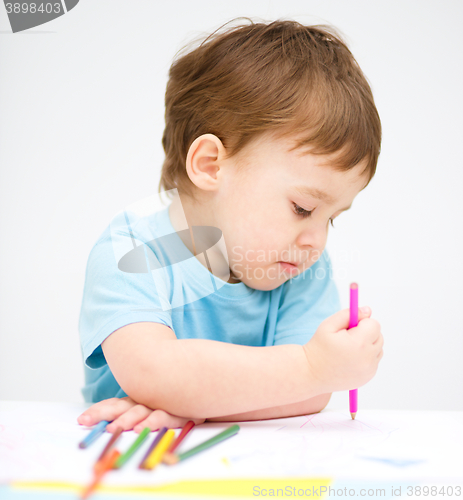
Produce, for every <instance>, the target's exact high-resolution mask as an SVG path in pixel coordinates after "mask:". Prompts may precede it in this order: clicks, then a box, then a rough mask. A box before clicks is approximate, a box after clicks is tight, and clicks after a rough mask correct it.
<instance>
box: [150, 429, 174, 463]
mask: <svg viewBox="0 0 463 500" xmlns="http://www.w3.org/2000/svg"><path fill="white" fill-rule="evenodd" d="M174 437H175V431H174V429H169V430H168V431H167V432H166V433H165V434H164V436H162V439H161V441H159V443H158V445H157V446H156V448H154V450H153V451H152V452H151V455H150V456H149V457H148V458H147V459H146V460H145V464H144V468H145V469H154V468H155V467H156V465H158V463H159V462H160V461H161V460H162V457H163V456H164V453H165V452H166V451H167V449H168V448H169V446H170V443H172V441H173V440H174Z"/></svg>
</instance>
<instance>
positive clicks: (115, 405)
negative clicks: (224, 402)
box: [77, 396, 205, 433]
mask: <svg viewBox="0 0 463 500" xmlns="http://www.w3.org/2000/svg"><path fill="white" fill-rule="evenodd" d="M101 420H108V421H109V422H111V423H110V424H108V426H107V427H106V430H107V431H108V432H111V433H113V432H114V431H115V430H116V429H117V427H122V429H123V430H124V431H130V430H132V429H133V430H134V431H135V432H137V433H140V432H141V431H142V430H143V429H144V428H145V427H149V428H150V429H151V430H152V431H155V430H157V429H160V428H161V427H164V426H166V427H167V428H168V429H176V428H179V427H183V426H184V425H185V424H186V423H187V422H188V420H193V422H194V423H195V425H199V424H202V423H203V422H204V421H205V419H201V418H185V417H178V416H176V415H171V414H170V413H167V412H166V411H164V410H152V409H151V408H148V407H147V406H144V405H141V404H138V403H136V402H135V401H134V400H133V399H131V398H129V397H128V396H127V397H125V398H111V399H104V400H103V401H100V402H99V403H95V404H94V405H92V406H91V407H90V408H88V409H87V410H85V411H84V413H82V415H80V416H79V417H78V418H77V422H78V423H79V424H80V425H87V426H92V425H95V424H97V423H98V422H101Z"/></svg>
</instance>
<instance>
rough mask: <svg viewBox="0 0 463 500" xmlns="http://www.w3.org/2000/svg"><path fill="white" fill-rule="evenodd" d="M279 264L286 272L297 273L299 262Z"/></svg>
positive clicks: (280, 262)
mask: <svg viewBox="0 0 463 500" xmlns="http://www.w3.org/2000/svg"><path fill="white" fill-rule="evenodd" d="M278 264H280V266H281V267H282V268H283V269H284V270H285V271H290V272H295V271H297V268H298V265H299V264H298V263H297V262H294V263H293V262H282V261H279V262H278Z"/></svg>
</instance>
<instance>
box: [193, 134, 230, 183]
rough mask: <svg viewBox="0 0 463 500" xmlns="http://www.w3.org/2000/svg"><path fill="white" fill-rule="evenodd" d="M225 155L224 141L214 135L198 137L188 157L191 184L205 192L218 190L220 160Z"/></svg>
mask: <svg viewBox="0 0 463 500" xmlns="http://www.w3.org/2000/svg"><path fill="white" fill-rule="evenodd" d="M224 155H225V148H224V145H223V144H222V141H221V140H220V139H219V138H218V137H217V136H215V135H214V134H203V135H201V136H199V137H197V138H196V139H195V140H194V141H193V143H192V144H191V146H190V149H189V150H188V154H187V157H186V171H187V174H188V177H189V178H190V179H191V182H193V184H195V185H196V186H197V187H198V188H200V189H204V190H205V191H213V190H215V189H216V188H217V184H218V178H217V173H218V171H219V170H220V165H219V160H220V159H221V158H223V156H224Z"/></svg>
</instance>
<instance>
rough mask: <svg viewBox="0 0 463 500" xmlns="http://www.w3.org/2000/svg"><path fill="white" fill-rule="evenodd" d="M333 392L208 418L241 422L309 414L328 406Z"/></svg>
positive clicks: (209, 419) (213, 420)
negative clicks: (290, 402)
mask: <svg viewBox="0 0 463 500" xmlns="http://www.w3.org/2000/svg"><path fill="white" fill-rule="evenodd" d="M330 398H331V394H320V395H319V396H315V397H314V398H311V399H307V400H305V401H301V402H300V403H293V404H289V405H284V406H275V407H273V408H264V409H263V410H255V411H248V412H245V413H237V414H235V415H228V416H224V417H216V418H208V419H207V421H208V422H239V421H246V420H266V419H269V418H285V417H296V416H299V415H309V414H311V413H318V412H320V411H322V410H323V408H325V407H326V405H327V404H328V402H329V400H330Z"/></svg>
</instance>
